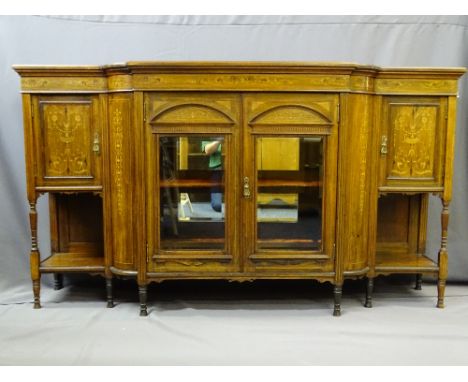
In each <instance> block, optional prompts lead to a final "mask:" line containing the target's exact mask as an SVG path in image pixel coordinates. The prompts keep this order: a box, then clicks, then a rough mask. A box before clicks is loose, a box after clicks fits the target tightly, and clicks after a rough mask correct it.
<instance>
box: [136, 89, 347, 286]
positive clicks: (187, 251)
mask: <svg viewBox="0 0 468 382" xmlns="http://www.w3.org/2000/svg"><path fill="white" fill-rule="evenodd" d="M337 105H338V97H337V96H336V95H331V94H302V93H301V94H292V93H285V94H283V93H276V94H265V93H243V94H240V93H238V94H230V93H176V92H174V93H149V94H147V95H146V96H145V109H146V112H145V119H146V160H145V161H146V171H147V173H146V179H147V180H146V181H147V185H146V207H147V247H148V259H147V260H148V271H149V272H150V273H151V272H155V273H159V274H160V273H167V272H169V273H171V274H177V273H181V274H187V273H189V274H190V273H191V274H192V275H194V276H196V275H199V276H200V277H210V276H212V277H229V274H231V275H232V276H233V277H235V275H245V277H252V278H255V277H256V276H257V275H258V276H260V277H261V276H262V274H264V275H265V277H268V274H271V275H273V274H275V275H285V276H288V275H290V276H291V277H301V276H310V275H312V274H320V275H323V276H327V277H331V276H332V275H333V269H334V265H333V262H334V235H335V233H334V232H335V215H336V207H335V206H336V171H337V168H336V166H337V165H336V163H337V129H338V125H337V114H338V113H337Z"/></svg>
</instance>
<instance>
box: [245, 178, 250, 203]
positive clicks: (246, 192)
mask: <svg viewBox="0 0 468 382" xmlns="http://www.w3.org/2000/svg"><path fill="white" fill-rule="evenodd" d="M244 198H250V181H249V177H247V176H245V177H244Z"/></svg>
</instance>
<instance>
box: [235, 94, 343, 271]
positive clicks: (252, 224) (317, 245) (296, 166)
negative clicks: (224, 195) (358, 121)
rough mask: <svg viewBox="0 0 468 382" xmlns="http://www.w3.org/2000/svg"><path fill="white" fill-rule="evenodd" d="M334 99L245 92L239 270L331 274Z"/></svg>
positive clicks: (333, 214) (334, 144)
mask: <svg viewBox="0 0 468 382" xmlns="http://www.w3.org/2000/svg"><path fill="white" fill-rule="evenodd" d="M337 106H338V97H337V96H335V95H328V94H249V95H246V96H245V97H244V153H243V154H244V161H243V162H244V163H243V164H244V166H243V171H242V177H243V178H242V204H243V218H242V221H243V225H242V226H243V229H244V230H243V236H244V238H245V240H243V243H244V250H243V253H244V254H245V256H244V270H245V271H246V272H255V273H262V272H265V273H268V272H272V271H273V272H278V271H280V272H281V271H283V272H289V271H292V272H293V273H294V274H296V275H297V274H298V272H299V273H300V272H308V273H309V274H310V272H312V273H313V272H319V273H327V272H328V273H330V274H331V272H333V257H334V242H335V241H334V238H335V212H336V177H337V168H336V163H337V160H336V156H337V128H338V125H337Z"/></svg>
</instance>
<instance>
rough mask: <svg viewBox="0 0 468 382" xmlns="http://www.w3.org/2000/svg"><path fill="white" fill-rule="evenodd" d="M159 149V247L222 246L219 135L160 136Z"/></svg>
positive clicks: (222, 147)
mask: <svg viewBox="0 0 468 382" xmlns="http://www.w3.org/2000/svg"><path fill="white" fill-rule="evenodd" d="M159 150H160V152H159V178H160V181H159V182H160V222H161V229H160V239H161V248H163V249H205V250H206V249H223V248H224V246H225V239H224V238H225V209H226V207H225V203H226V201H225V179H224V174H225V172H224V168H225V165H224V164H225V140H224V137H214V136H191V135H190V136H167V137H160V140H159Z"/></svg>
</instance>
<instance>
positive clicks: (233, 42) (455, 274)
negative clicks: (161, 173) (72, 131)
mask: <svg viewBox="0 0 468 382" xmlns="http://www.w3.org/2000/svg"><path fill="white" fill-rule="evenodd" d="M466 41H468V17H467V16H348V17H346V16H329V17H323V16H320V17H318V16H227V17H223V16H214V17H210V16H148V17H143V16H107V17H100V16H61V17H53V16H50V17H45V16H18V17H12V16H3V17H0V68H1V69H2V70H1V71H0V84H1V86H0V115H1V119H0V211H1V215H0V248H1V253H0V276H1V277H0V291H2V292H1V293H0V302H7V301H21V300H29V297H30V281H29V277H28V276H27V275H28V272H27V270H28V269H29V257H28V252H29V246H30V236H29V235H30V233H29V223H28V205H27V202H26V200H27V199H26V184H25V174H24V169H25V165H24V148H23V129H22V113H21V98H20V95H19V94H18V89H19V88H20V86H19V77H18V76H17V75H16V73H15V72H14V71H13V70H12V69H11V65H13V64H70V65H76V64H93V65H94V64H104V63H110V62H122V61H131V60H191V61H194V60H280V61H288V60H290V61H294V60H299V61H353V62H361V63H366V64H367V63H368V64H376V65H380V66H468V45H467V44H466ZM467 91H468V76H464V77H463V78H462V80H461V82H460V96H461V98H460V99H459V107H458V123H457V129H458V131H457V146H456V166H455V174H456V177H455V179H454V189H453V202H452V204H451V216H450V230H449V252H450V270H449V279H451V280H465V281H467V280H468V256H467V255H466V248H468V235H466V227H467V226H468V224H467V223H468V196H467V194H466V190H467V189H468V172H467V171H466V168H467V167H468V155H467V154H466V153H467V152H468V147H467V146H468V144H467V143H468V107H467V106H468V95H467V93H468V92H467ZM439 214H440V202H439V201H438V200H436V199H435V198H431V202H430V214H429V224H428V230H429V235H428V238H430V239H429V242H428V245H427V249H428V253H430V254H431V255H433V256H436V253H437V250H438V248H439V241H438V237H439V232H440V228H439V227H440V223H439V220H440V219H439V216H440V215H439ZM44 218H46V219H47V203H46V198H44V197H43V198H42V200H41V199H40V203H39V224H40V226H39V239H40V248H41V251H42V254H43V256H46V255H47V254H48V253H49V251H50V244H49V236H48V235H49V234H48V221H47V220H46V219H44ZM11 288H15V289H14V293H12V289H11Z"/></svg>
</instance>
